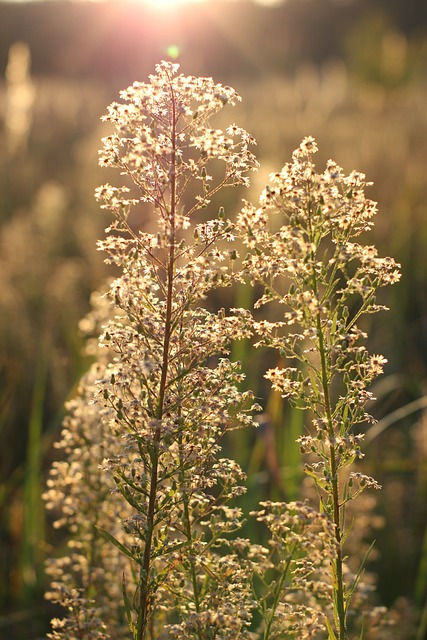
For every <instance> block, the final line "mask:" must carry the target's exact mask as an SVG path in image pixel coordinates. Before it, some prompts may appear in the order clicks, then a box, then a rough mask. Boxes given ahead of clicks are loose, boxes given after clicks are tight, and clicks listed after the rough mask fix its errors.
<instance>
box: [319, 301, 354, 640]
mask: <svg viewBox="0 0 427 640" xmlns="http://www.w3.org/2000/svg"><path fill="white" fill-rule="evenodd" d="M317 334H318V339H319V352H320V361H321V375H322V388H323V397H324V403H325V411H326V418H327V423H328V435H329V440H330V444H329V462H330V466H331V476H332V505H333V521H334V524H335V538H336V541H337V556H336V558H335V572H336V585H334V590H335V597H336V613H337V617H338V621H339V638H340V640H347V638H348V634H347V628H346V613H345V595H344V579H343V560H342V536H341V521H340V496H339V479H338V461H337V457H336V452H335V444H334V442H335V432H334V426H333V419H332V411H331V401H330V395H329V385H328V368H327V362H326V354H325V345H324V339H323V331H322V322H321V317H320V313H318V314H317Z"/></svg>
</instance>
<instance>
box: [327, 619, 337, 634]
mask: <svg viewBox="0 0 427 640" xmlns="http://www.w3.org/2000/svg"><path fill="white" fill-rule="evenodd" d="M325 624H326V629H327V630H328V640H337V636H336V635H335V631H334V630H333V629H332V627H331V623H330V622H329V620H328V618H327V617H326V616H325Z"/></svg>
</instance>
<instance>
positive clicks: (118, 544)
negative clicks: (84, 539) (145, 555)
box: [95, 524, 138, 561]
mask: <svg viewBox="0 0 427 640" xmlns="http://www.w3.org/2000/svg"><path fill="white" fill-rule="evenodd" d="M95 529H96V530H97V531H99V533H100V534H101V535H102V536H103V537H104V538H105V539H106V540H108V542H111V544H113V545H114V546H115V547H117V549H119V551H121V552H122V553H124V554H125V556H127V557H128V558H130V559H131V560H136V561H138V558H137V557H135V555H134V554H133V553H132V551H130V550H129V549H128V548H127V547H125V545H124V544H122V543H121V542H119V540H117V538H115V537H114V536H113V535H111V533H109V532H108V531H106V530H105V529H103V528H102V527H100V526H99V525H97V524H96V525H95Z"/></svg>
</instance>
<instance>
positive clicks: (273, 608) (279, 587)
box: [263, 545, 297, 640]
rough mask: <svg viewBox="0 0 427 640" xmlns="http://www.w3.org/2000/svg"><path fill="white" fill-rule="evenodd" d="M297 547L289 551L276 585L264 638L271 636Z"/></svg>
mask: <svg viewBox="0 0 427 640" xmlns="http://www.w3.org/2000/svg"><path fill="white" fill-rule="evenodd" d="M296 547H297V545H295V547H294V548H293V549H292V551H291V552H290V553H289V555H288V557H287V559H286V562H285V566H284V568H283V571H282V575H281V576H280V579H279V582H278V583H277V585H276V590H275V593H274V599H273V604H272V605H271V612H270V618H269V620H268V623H267V626H266V628H265V630H264V638H263V640H269V638H270V633H271V626H272V624H273V621H274V614H275V612H276V609H277V606H278V604H279V599H280V594H281V593H282V590H283V584H284V582H285V579H286V576H287V575H288V571H289V567H290V566H291V562H292V558H293V556H294V553H295V551H296Z"/></svg>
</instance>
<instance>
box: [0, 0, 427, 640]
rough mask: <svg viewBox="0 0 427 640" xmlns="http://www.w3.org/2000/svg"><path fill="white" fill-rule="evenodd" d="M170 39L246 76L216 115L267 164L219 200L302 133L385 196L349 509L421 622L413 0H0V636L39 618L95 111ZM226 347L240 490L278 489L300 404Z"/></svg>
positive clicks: (418, 141) (227, 78) (97, 176)
mask: <svg viewBox="0 0 427 640" xmlns="http://www.w3.org/2000/svg"><path fill="white" fill-rule="evenodd" d="M168 56H174V58H177V59H178V61H179V62H180V63H181V65H182V70H183V72H184V73H186V74H195V75H209V76H213V77H214V78H215V80H217V81H218V82H222V83H229V84H231V85H232V86H233V87H235V88H236V89H237V90H238V91H239V93H240V94H241V95H242V96H243V102H242V104H241V105H239V106H238V107H237V108H235V110H234V112H233V111H228V112H227V113H226V114H225V117H226V118H227V120H229V121H236V122H238V123H239V124H240V125H241V126H243V127H245V128H246V129H247V130H249V131H250V132H251V133H253V134H254V135H255V136H256V138H257V139H258V143H259V144H258V149H257V151H258V159H259V160H260V162H261V164H262V170H261V171H260V172H259V174H258V175H257V176H256V177H255V178H254V181H253V186H252V188H251V192H250V193H249V194H248V193H244V194H243V193H241V192H240V193H237V192H236V193H232V192H230V191H228V192H226V193H225V194H224V198H223V204H225V206H226V210H227V212H228V213H230V214H231V213H232V211H233V210H236V209H237V207H238V206H239V200H240V198H241V197H242V196H244V197H246V198H248V199H251V198H252V199H255V198H257V197H258V193H259V191H260V190H261V189H262V188H263V186H264V185H265V183H266V181H267V176H268V173H269V172H270V171H276V170H278V169H280V168H281V166H282V165H283V164H284V163H285V162H287V161H288V160H289V158H290V154H291V152H292V150H293V149H294V148H295V147H296V146H298V144H299V142H300V140H301V139H302V137H303V136H305V135H308V134H311V135H314V136H315V137H316V139H317V141H318V143H319V147H320V153H319V154H318V155H319V168H322V165H323V163H324V161H325V160H326V159H327V158H334V159H335V160H337V162H338V163H339V164H341V165H342V166H343V167H344V169H345V170H346V171H350V170H352V169H353V168H356V169H358V170H361V171H363V172H364V173H366V174H367V176H368V179H369V180H372V181H373V182H374V185H373V186H372V187H371V188H370V196H371V197H372V198H373V199H375V200H377V201H378V202H379V205H380V214H379V216H378V219H377V224H376V227H375V230H374V232H373V237H371V239H370V241H369V242H370V243H373V242H375V243H376V244H377V245H378V246H379V250H380V253H381V254H382V255H387V254H389V255H392V256H394V257H395V258H396V259H397V260H398V261H400V262H401V263H402V271H403V279H402V282H401V283H400V284H399V285H397V286H396V287H394V288H393V289H391V290H390V291H387V292H385V294H384V302H385V303H386V304H388V305H389V306H390V307H391V309H392V311H391V312H390V313H388V314H381V315H379V316H378V317H375V318H373V319H372V322H371V324H370V326H369V327H368V330H369V334H370V348H371V350H372V351H373V352H379V353H383V354H384V355H385V356H386V357H387V358H388V360H389V364H388V366H387V369H386V374H385V376H383V378H382V379H381V380H379V381H378V382H377V385H376V389H375V394H376V396H377V398H378V400H377V402H376V404H375V406H374V407H373V408H372V411H373V412H374V414H375V416H376V417H377V418H378V419H379V423H378V425H377V426H376V430H375V431H374V432H373V434H372V437H371V438H370V441H369V442H368V444H367V447H366V452H367V460H366V465H365V470H366V469H367V472H368V473H370V474H371V475H373V476H375V477H376V478H377V479H378V480H379V481H380V482H381V483H382V484H383V486H384V488H383V491H382V492H381V494H380V495H378V496H375V498H376V503H375V504H371V506H370V507H369V508H368V507H367V509H368V511H369V509H371V510H372V514H373V515H372V517H371V518H370V519H369V518H367V519H366V522H364V524H363V526H366V528H367V529H368V527H369V526H370V527H371V528H372V527H373V528H374V529H375V537H376V539H377V545H376V549H377V553H376V556H375V557H374V562H373V567H372V569H373V570H374V571H375V572H376V574H377V585H378V602H380V603H384V604H386V605H389V606H391V605H394V606H395V607H397V608H398V609H400V610H401V612H402V616H403V618H402V619H406V620H407V621H408V622H407V624H405V625H402V633H401V638H402V639H404V638H416V640H423V639H424V638H425V637H427V636H426V628H427V619H426V618H427V609H426V604H425V603H426V593H427V534H426V515H427V501H426V497H427V464H426V461H427V253H426V246H427V4H426V3H425V0H418V1H416V0H407V1H406V2H403V0H287V1H286V2H282V3H281V2H278V3H276V4H274V6H273V5H271V6H269V5H267V4H264V3H256V2H250V1H247V0H234V1H226V0H210V1H207V2H205V3H200V4H199V3H197V4H188V5H187V4H182V5H180V6H179V7H178V6H175V7H172V6H170V7H168V8H167V9H166V8H165V7H163V8H160V7H159V6H156V3H155V2H145V3H144V2H142V1H140V2H138V3H137V2H127V1H126V0H117V1H115V2H113V1H105V2H85V1H83V2H81V1H80V2H77V1H75V2H71V1H68V2H67V1H65V0H51V1H45V2H30V3H26V2H24V3H22V2H21V3H12V2H10V3H7V2H0V149H1V154H0V305H1V314H0V345H1V350H0V639H2V640H3V639H4V640H34V639H35V638H41V637H44V635H45V634H46V632H47V629H48V620H49V617H50V616H51V614H52V611H51V610H49V608H48V607H47V605H45V604H44V602H43V597H42V594H43V589H44V584H45V582H44V575H43V559H44V557H45V554H46V553H47V552H49V550H50V548H51V545H52V544H58V543H59V542H58V540H54V539H53V536H52V532H51V531H50V529H49V526H46V523H45V518H44V513H43V506H42V504H41V500H40V495H41V492H42V488H43V482H44V478H45V474H46V469H47V468H48V466H49V463H50V461H51V459H52V457H53V456H54V453H53V452H52V443H53V442H54V440H55V439H56V438H57V437H58V434H59V429H60V423H61V416H62V411H63V409H62V407H63V403H64V401H65V399H66V398H67V397H69V396H70V395H71V394H72V393H73V388H74V386H75V384H76V382H77V381H78V379H79V376H80V375H81V373H82V372H83V371H84V369H85V368H86V366H87V364H88V362H87V359H85V358H84V356H83V355H82V350H81V349H82V339H81V337H80V335H79V332H78V322H79V319H80V318H81V317H82V316H84V314H85V313H86V312H87V311H88V309H89V299H90V293H91V291H93V290H94V289H95V288H96V287H98V286H99V285H100V284H101V283H102V281H103V280H104V279H105V277H106V275H107V270H106V267H105V265H104V264H103V261H102V256H100V255H99V254H98V253H97V251H96V248H95V244H96V239H97V238H99V237H101V236H102V235H103V228H104V226H105V225H106V223H107V221H106V218H105V214H103V213H101V212H100V211H99V208H98V206H97V204H96V203H95V201H94V198H93V191H94V189H95V187H96V186H97V185H99V184H102V183H103V182H106V181H107V180H108V179H113V178H110V177H109V176H108V175H107V172H106V171H105V170H103V171H101V170H100V169H99V168H98V167H97V149H98V148H99V146H100V143H99V140H100V138H101V136H102V135H104V132H105V128H104V125H102V124H100V122H99V117H100V116H101V115H102V113H104V112H105V110H106V107H107V105H108V104H109V103H110V102H111V101H112V100H114V99H116V98H117V92H118V90H119V89H122V88H125V87H126V86H127V85H128V84H131V83H132V82H133V81H134V80H145V79H146V77H147V74H148V73H151V72H153V70H154V65H155V64H156V63H157V62H158V61H160V60H161V59H162V58H168ZM252 295H253V294H252V292H251V291H250V290H246V289H244V288H243V289H240V290H238V291H236V292H235V299H234V300H231V299H230V304H238V305H240V304H241V305H248V304H250V302H251V296H252ZM213 303H215V301H213ZM233 356H234V357H236V358H239V359H240V360H241V361H242V362H243V365H244V367H245V369H246V371H247V379H248V386H252V387H253V388H254V389H256V391H257V393H258V394H259V396H260V398H261V401H262V403H263V405H264V407H265V412H266V413H265V416H263V417H262V419H260V427H259V429H258V430H257V432H256V433H247V434H235V435H234V436H233V438H230V440H229V442H228V443H227V447H228V449H229V451H228V453H229V454H230V455H232V456H235V457H237V458H238V459H239V461H240V462H241V464H242V465H243V466H244V468H245V469H247V470H248V472H249V473H250V480H249V483H250V484H249V493H248V496H247V497H246V499H245V500H246V504H245V507H246V508H251V507H253V505H254V503H255V502H256V501H257V500H259V499H262V498H266V497H273V498H285V499H292V498H294V497H296V496H297V495H298V491H299V487H300V485H301V461H300V458H299V453H298V450H297V447H296V446H295V444H294V440H295V438H296V437H298V435H299V433H301V430H302V429H303V416H302V415H300V414H299V413H298V412H295V411H292V410H290V408H289V407H288V406H287V405H286V404H285V403H284V402H282V401H281V399H280V398H278V397H277V396H276V395H274V394H271V393H269V391H268V388H267V387H266V385H265V384H264V383H263V381H262V377H261V374H260V373H259V372H260V371H261V372H262V371H263V370H265V368H266V367H267V366H268V363H269V355H268V354H266V353H261V352H260V353H258V352H256V353H254V350H253V349H252V348H251V346H250V345H249V344H246V343H242V344H237V345H235V346H234V347H233ZM374 515H375V517H374ZM360 526H362V524H361V525H360ZM367 529H366V531H367ZM367 535H368V534H367ZM369 535H370V534H369ZM59 541H60V539H59ZM405 616H406V618H405ZM410 621H412V622H410ZM412 623H413V624H412ZM411 624H412V626H411Z"/></svg>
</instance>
